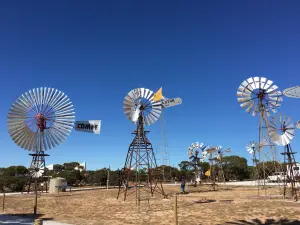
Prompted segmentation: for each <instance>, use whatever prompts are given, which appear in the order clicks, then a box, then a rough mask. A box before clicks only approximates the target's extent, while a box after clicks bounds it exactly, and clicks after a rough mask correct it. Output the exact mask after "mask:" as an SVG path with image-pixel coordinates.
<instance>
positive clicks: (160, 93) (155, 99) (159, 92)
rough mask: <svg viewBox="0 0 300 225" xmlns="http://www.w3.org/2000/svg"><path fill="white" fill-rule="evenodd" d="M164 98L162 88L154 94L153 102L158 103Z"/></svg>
mask: <svg viewBox="0 0 300 225" xmlns="http://www.w3.org/2000/svg"><path fill="white" fill-rule="evenodd" d="M162 98H163V96H162V87H161V88H160V89H159V90H158V91H157V92H156V93H155V94H154V96H153V101H154V102H157V101H159V100H161V99H162Z"/></svg>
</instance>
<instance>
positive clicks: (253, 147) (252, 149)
mask: <svg viewBox="0 0 300 225" xmlns="http://www.w3.org/2000/svg"><path fill="white" fill-rule="evenodd" d="M246 150H247V152H248V153H249V154H250V155H251V156H252V163H253V171H252V173H253V174H252V177H253V178H255V179H256V180H259V172H258V168H257V158H256V154H257V151H258V144H257V143H256V142H255V141H251V142H250V143H249V144H247V146H246Z"/></svg>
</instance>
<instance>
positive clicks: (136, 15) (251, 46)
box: [0, 0, 300, 169]
mask: <svg viewBox="0 0 300 225" xmlns="http://www.w3.org/2000/svg"><path fill="white" fill-rule="evenodd" d="M299 12H300V2H299V1H209V3H208V2H207V1H180V2H179V1H174V0H173V1H114V3H109V1H74V0H72V1H58V0H55V1H50V2H47V3H45V1H1V3H0V30H1V35H0V74H1V75H0V76H1V89H0V95H1V98H0V101H1V107H0V118H1V121H2V122H0V143H1V147H0V153H1V157H0V166H1V167H2V166H9V165H18V164H20V165H25V166H29V164H30V161H31V158H30V157H29V156H28V152H27V151H25V150H23V149H21V148H20V147H18V146H17V145H15V144H14V143H13V141H11V140H10V138H9V136H8V133H7V127H6V116H7V113H8V111H9V108H10V106H11V104H12V103H13V102H14V101H15V99H16V98H18V96H19V95H20V94H22V93H24V92H26V91H28V90H30V89H32V88H36V87H42V86H46V87H48V86H50V87H54V88H57V89H59V90H62V91H63V92H65V93H66V94H67V95H68V96H69V98H70V99H71V101H72V102H73V103H74V105H75V110H76V119H77V120H86V119H101V120H102V127H101V134H100V135H92V134H87V133H79V132H76V131H72V133H71V135H70V136H69V138H68V139H67V140H66V141H65V142H64V143H63V144H61V145H60V146H59V147H57V148H55V149H51V150H50V151H49V152H48V153H49V154H50V157H48V158H47V162H48V163H47V164H50V163H63V162H69V161H84V160H85V161H87V166H88V169H97V168H102V167H105V166H108V165H111V167H112V168H113V169H116V168H120V167H122V166H123V164H124V161H125V157H126V153H127V149H128V144H129V143H130V142H131V140H132V138H133V137H132V136H131V134H130V133H131V131H133V130H134V128H135V127H134V125H133V124H131V123H130V122H129V121H128V120H127V118H126V117H125V115H124V114H123V106H122V104H123V99H124V97H125V95H126V93H127V92H129V91H130V90H131V89H133V88H136V87H146V88H150V89H152V90H157V89H158V88H160V87H163V92H164V95H165V96H167V97H170V98H172V97H181V98H182V99H183V103H182V105H180V106H178V107H174V108H169V109H167V110H165V119H166V131H167V138H168V145H169V147H168V151H169V153H170V160H171V165H177V164H178V163H179V162H180V161H182V160H186V159H187V147H188V146H189V145H190V144H191V143H192V142H195V141H199V142H204V143H205V144H209V145H223V146H225V147H231V148H232V150H233V153H232V154H237V155H240V156H244V157H247V159H250V157H249V156H248V155H247V152H246V150H245V145H246V144H247V143H248V142H249V141H251V140H255V139H256V138H257V135H258V131H257V128H258V117H252V116H250V115H248V114H247V113H246V112H245V111H243V110H242V109H241V108H240V106H239V104H238V102H237V99H236V91H237V88H238V86H239V85H240V83H241V82H242V81H243V80H244V79H247V78H248V77H251V76H265V77H267V78H269V79H271V80H274V81H275V83H276V84H277V85H278V86H279V87H280V89H281V90H283V89H285V88H287V87H290V86H295V85H300V41H299V40H300V13H299ZM299 106H300V99H289V98H284V102H283V104H282V107H281V109H280V112H283V113H286V114H287V115H290V116H291V117H292V119H294V120H297V119H300V110H299ZM151 131H152V133H151V134H150V140H151V141H152V143H153V145H154V147H156V146H157V144H156V143H157V136H158V135H157V134H158V132H159V126H158V124H156V125H154V126H152V127H151ZM299 146H300V132H299V131H298V132H297V133H296V137H295V139H294V141H293V142H292V147H293V149H294V150H295V151H297V150H298V148H299ZM280 150H281V149H280ZM297 159H298V161H299V159H300V153H299V154H298V155H297Z"/></svg>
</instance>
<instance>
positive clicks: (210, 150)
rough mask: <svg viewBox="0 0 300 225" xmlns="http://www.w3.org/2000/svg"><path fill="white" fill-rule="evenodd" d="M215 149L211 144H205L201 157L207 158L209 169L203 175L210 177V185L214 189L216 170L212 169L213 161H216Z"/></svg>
mask: <svg viewBox="0 0 300 225" xmlns="http://www.w3.org/2000/svg"><path fill="white" fill-rule="evenodd" d="M216 152H217V149H216V148H215V147H212V146H207V147H206V149H205V150H204V151H203V152H202V156H203V159H208V161H209V170H208V171H206V172H205V175H206V176H208V177H209V178H210V180H211V181H212V186H213V188H214V190H216V188H215V185H216V171H215V169H214V162H215V161H216V157H215V154H216Z"/></svg>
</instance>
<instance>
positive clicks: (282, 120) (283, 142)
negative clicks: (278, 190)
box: [269, 114, 298, 201]
mask: <svg viewBox="0 0 300 225" xmlns="http://www.w3.org/2000/svg"><path fill="white" fill-rule="evenodd" d="M269 134H270V137H271V140H272V141H273V142H274V143H275V144H277V145H280V146H284V152H282V153H281V154H282V155H283V156H284V165H286V161H287V174H288V175H289V178H288V179H287V178H286V177H284V192H283V195H284V197H285V196H286V187H287V183H288V180H289V181H290V183H291V188H292V196H293V197H294V199H295V201H297V200H298V197H297V187H296V180H295V175H294V168H296V167H297V164H296V162H295V157H294V154H295V153H296V152H293V151H292V148H291V144H290V143H291V141H292V140H293V139H294V136H295V124H294V123H292V121H291V119H290V118H289V117H287V116H283V115H281V114H276V115H275V116H273V117H272V120H271V122H270V126H269Z"/></svg>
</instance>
